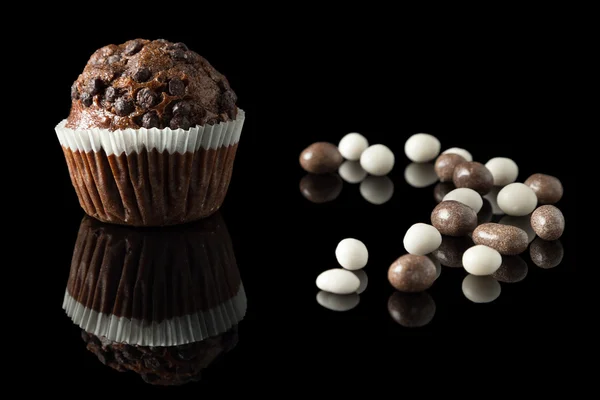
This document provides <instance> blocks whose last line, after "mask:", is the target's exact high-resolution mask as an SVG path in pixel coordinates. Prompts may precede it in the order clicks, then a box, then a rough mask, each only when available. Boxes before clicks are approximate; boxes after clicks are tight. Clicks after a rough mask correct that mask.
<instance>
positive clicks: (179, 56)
mask: <svg viewBox="0 0 600 400" xmlns="http://www.w3.org/2000/svg"><path fill="white" fill-rule="evenodd" d="M171 57H173V59H174V60H185V51H183V50H181V49H174V50H171Z"/></svg>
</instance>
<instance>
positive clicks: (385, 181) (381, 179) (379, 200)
mask: <svg viewBox="0 0 600 400" xmlns="http://www.w3.org/2000/svg"><path fill="white" fill-rule="evenodd" d="M360 194H361V195H362V197H364V199H365V200H367V201H368V202H369V203H372V204H375V205H380V204H384V203H387V202H388V201H389V200H390V199H391V198H392V196H393V195H394V182H392V180H391V179H390V178H388V177H387V176H368V177H367V178H366V179H365V180H364V181H362V182H361V183H360Z"/></svg>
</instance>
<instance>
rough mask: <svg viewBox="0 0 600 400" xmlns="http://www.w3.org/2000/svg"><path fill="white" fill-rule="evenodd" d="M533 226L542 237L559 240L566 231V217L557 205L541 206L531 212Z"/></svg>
mask: <svg viewBox="0 0 600 400" xmlns="http://www.w3.org/2000/svg"><path fill="white" fill-rule="evenodd" d="M531 227H532V228H533V230H534V231H535V233H536V234H537V235H538V236H539V237H541V238H542V239H544V240H557V239H559V238H560V237H561V236H562V234H563V232H564V231H565V217H564V215H563V213H562V212H561V211H560V210H559V209H558V208H556V207H555V206H552V205H546V206H541V207H538V208H537V209H536V210H535V211H534V212H533V214H531Z"/></svg>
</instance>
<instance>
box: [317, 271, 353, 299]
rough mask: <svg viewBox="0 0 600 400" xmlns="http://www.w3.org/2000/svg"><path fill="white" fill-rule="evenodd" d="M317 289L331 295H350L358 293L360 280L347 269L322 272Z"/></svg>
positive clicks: (318, 278)
mask: <svg viewBox="0 0 600 400" xmlns="http://www.w3.org/2000/svg"><path fill="white" fill-rule="evenodd" d="M317 287H318V288H319V289H321V290H324V291H326V292H330V293H335V294H350V293H356V291H357V290H358V288H359V287H360V280H359V279H358V278H357V277H356V275H354V274H353V273H352V272H350V271H348V270H346V269H342V268H334V269H329V270H327V271H324V272H321V274H320V275H319V276H318V277H317Z"/></svg>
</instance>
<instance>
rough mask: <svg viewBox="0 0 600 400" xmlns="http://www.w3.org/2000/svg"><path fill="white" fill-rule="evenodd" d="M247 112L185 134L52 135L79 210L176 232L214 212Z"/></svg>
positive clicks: (59, 129) (64, 131)
mask: <svg viewBox="0 0 600 400" xmlns="http://www.w3.org/2000/svg"><path fill="white" fill-rule="evenodd" d="M244 120H245V113H244V111H242V110H239V111H238V115H237V118H236V119H235V120H233V121H228V122H222V123H219V124H215V125H205V126H196V127H193V128H190V129H188V130H183V129H175V130H173V129H170V128H165V129H158V128H152V129H145V128H142V129H125V130H116V131H109V130H108V129H87V130H74V129H69V128H66V127H65V125H66V120H64V121H62V122H61V123H60V124H58V125H57V126H56V128H55V130H56V134H57V136H58V140H59V141H60V144H61V146H62V149H63V152H64V155H65V159H66V161H67V165H68V168H69V174H70V177H71V182H72V183H73V187H74V188H75V191H76V192H77V197H78V198H79V204H80V205H81V207H82V208H83V210H84V211H85V213H86V214H88V215H89V216H91V217H94V218H96V219H98V220H100V221H102V222H109V223H114V224H121V225H132V226H166V225H176V224H181V223H185V222H190V221H194V220H198V219H201V218H205V217H207V216H209V215H211V214H213V213H214V212H215V211H217V210H218V209H219V207H220V206H221V204H222V203H223V200H224V199H225V195H226V193H227V189H228V187H229V183H230V180H231V174H232V170H233V163H234V159H235V154H236V151H237V147H238V142H239V140H240V135H241V132H242V127H243V125H244Z"/></svg>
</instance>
